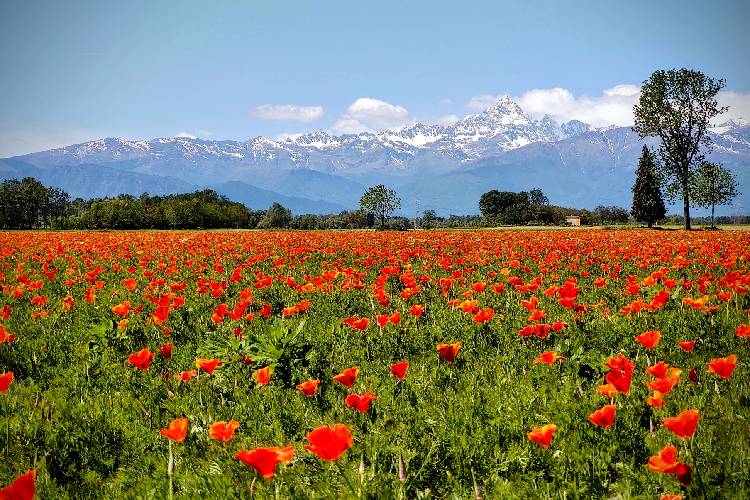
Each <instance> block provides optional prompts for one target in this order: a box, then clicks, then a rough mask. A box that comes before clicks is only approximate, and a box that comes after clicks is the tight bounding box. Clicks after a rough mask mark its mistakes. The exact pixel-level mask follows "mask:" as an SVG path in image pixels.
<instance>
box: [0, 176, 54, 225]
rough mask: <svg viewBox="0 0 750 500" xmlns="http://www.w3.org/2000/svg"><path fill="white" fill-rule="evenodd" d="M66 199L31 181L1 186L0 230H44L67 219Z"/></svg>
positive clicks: (5, 182)
mask: <svg viewBox="0 0 750 500" xmlns="http://www.w3.org/2000/svg"><path fill="white" fill-rule="evenodd" d="M68 200H69V196H68V193H66V192H65V191H63V190H61V189H55V188H47V187H45V186H44V185H43V184H42V183H41V182H39V181H37V180H36V179H34V178H33V177H26V178H24V179H23V180H20V181H19V180H16V179H9V180H4V181H3V182H2V183H0V228H3V229H33V228H47V227H50V226H52V225H53V224H56V225H57V224H59V222H60V221H61V220H62V219H63V218H64V217H65V216H66V215H67V207H68Z"/></svg>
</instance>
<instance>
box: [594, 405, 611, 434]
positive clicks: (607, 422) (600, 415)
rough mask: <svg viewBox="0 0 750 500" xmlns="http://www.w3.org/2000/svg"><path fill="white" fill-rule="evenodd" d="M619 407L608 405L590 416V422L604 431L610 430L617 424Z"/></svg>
mask: <svg viewBox="0 0 750 500" xmlns="http://www.w3.org/2000/svg"><path fill="white" fill-rule="evenodd" d="M616 413H617V407H616V406H615V405H606V406H604V407H603V408H601V409H599V410H596V411H595V412H594V413H592V414H591V415H589V422H591V423H592V424H594V425H598V426H599V427H603V428H604V429H609V428H610V427H612V425H613V424H614V423H615V414H616Z"/></svg>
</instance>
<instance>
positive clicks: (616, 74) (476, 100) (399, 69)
mask: <svg viewBox="0 0 750 500" xmlns="http://www.w3.org/2000/svg"><path fill="white" fill-rule="evenodd" d="M748 19H750V2H747V1H724V2H721V1H717V2H713V3H712V4H711V5H710V6H708V4H706V3H705V2H699V1H692V0H682V1H658V2H646V1H643V2H602V1H586V2H583V1H582V2H572V1H570V2H562V1H527V2H518V1H514V2H501V1H462V2H442V1H436V0H432V1H417V0H414V1H406V0H402V1H400V2H397V1H379V2H356V1H352V0H348V1H338V0H320V1H313V0H306V1H283V0H273V1H271V0H266V1H243V2H240V1H231V2H230V1H226V2H224V1H213V0H212V1H202V2H197V1H180V2H177V1H175V2H166V1H154V0H149V1H128V2H105V1H91V2H87V1H76V0H71V1H65V2H61V1H49V2H42V1H35V0H24V1H22V2H21V1H17V2H2V4H0V68H2V71H0V73H1V74H2V76H1V77H0V157H1V156H7V155H10V154H18V153H23V152H29V151H34V150H39V149H44V148H48V147H53V146H60V145H63V144H68V143H72V142H81V141H83V140H87V139H92V138H96V137H103V136H121V137H129V138H143V139H149V138H154V137H171V136H175V135H177V134H179V133H186V134H189V135H194V136H199V137H204V138H211V139H241V140H244V139H247V138H250V137H254V136H257V135H265V136H269V137H279V136H280V135H281V134H284V133H300V132H303V131H308V130H318V129H325V130H331V131H334V132H347V131H357V130H375V129H381V128H389V127H390V128H392V127H398V126H401V125H405V124H408V123H413V122H414V121H428V122H437V123H449V122H451V121H452V120H455V119H456V118H460V117H461V116H464V115H465V114H466V113H468V112H471V111H475V110H478V109H481V107H482V106H483V105H486V104H487V103H488V102H491V101H492V96H497V95H500V94H508V95H511V96H514V97H516V98H518V100H519V101H520V102H521V104H522V106H524V108H526V109H527V111H530V112H531V113H532V114H540V113H541V112H542V111H543V110H544V109H545V108H549V109H550V110H551V111H552V114H554V115H556V116H558V117H559V118H561V119H566V118H571V117H582V118H590V120H589V121H593V122H598V123H596V124H602V123H603V122H605V121H612V122H627V120H628V117H627V113H628V109H629V107H630V106H631V101H632V99H633V96H634V95H635V96H636V98H637V87H636V86H637V85H638V84H640V83H641V82H642V81H643V80H645V79H646V78H647V77H648V76H649V75H650V73H651V72H652V71H653V70H655V69H660V68H671V67H683V66H685V67H691V68H695V69H700V70H702V71H703V72H705V73H706V74H709V75H711V76H717V77H723V78H725V79H726V80H727V86H726V90H728V91H730V92H729V93H727V94H726V98H727V102H729V103H730V105H733V108H734V112H735V113H740V114H742V113H741V112H742V111H743V110H745V109H749V108H750V106H748V105H747V103H748V102H750V100H749V99H748V95H749V94H750V65H749V64H747V61H748V53H747V48H748V47H750V30H748V29H747V22H748ZM534 89H537V91H536V93H534V92H531V93H530V91H533V90H534ZM613 89H614V90H613ZM605 91H606V92H605ZM634 92H635V94H634ZM482 96H484V97H482ZM363 98H366V99H363ZM618 106H619V107H618ZM744 114H747V113H744ZM746 117H747V118H750V116H746Z"/></svg>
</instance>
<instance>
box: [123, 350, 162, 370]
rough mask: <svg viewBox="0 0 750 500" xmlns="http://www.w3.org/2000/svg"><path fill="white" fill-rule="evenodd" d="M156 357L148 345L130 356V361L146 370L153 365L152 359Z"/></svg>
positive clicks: (140, 368)
mask: <svg viewBox="0 0 750 500" xmlns="http://www.w3.org/2000/svg"><path fill="white" fill-rule="evenodd" d="M155 357H156V355H155V354H154V353H153V352H151V351H150V350H149V349H148V347H146V348H145V349H141V350H140V351H138V352H134V353H133V354H131V355H130V356H128V363H130V364H131V365H133V366H135V367H136V368H138V369H139V370H141V371H146V370H148V369H149V367H150V366H151V360H152V359H154V358H155Z"/></svg>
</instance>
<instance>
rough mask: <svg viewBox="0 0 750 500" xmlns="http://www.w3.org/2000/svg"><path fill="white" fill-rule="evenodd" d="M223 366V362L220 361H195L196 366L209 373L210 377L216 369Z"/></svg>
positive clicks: (200, 359)
mask: <svg viewBox="0 0 750 500" xmlns="http://www.w3.org/2000/svg"><path fill="white" fill-rule="evenodd" d="M221 364H222V362H221V360H220V359H204V358H198V359H196V360H195V366H197V367H198V368H199V369H201V370H203V371H204V372H206V373H208V374H209V375H210V374H212V373H213V372H214V370H216V368H218V367H220V366H221Z"/></svg>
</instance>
